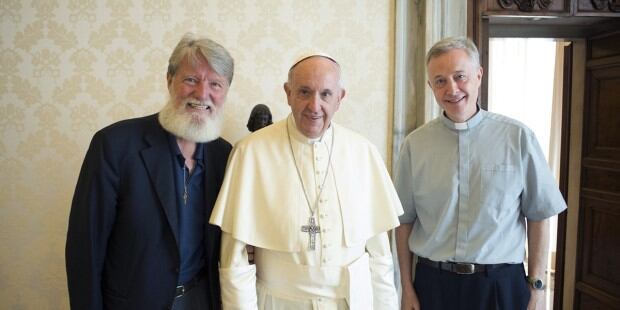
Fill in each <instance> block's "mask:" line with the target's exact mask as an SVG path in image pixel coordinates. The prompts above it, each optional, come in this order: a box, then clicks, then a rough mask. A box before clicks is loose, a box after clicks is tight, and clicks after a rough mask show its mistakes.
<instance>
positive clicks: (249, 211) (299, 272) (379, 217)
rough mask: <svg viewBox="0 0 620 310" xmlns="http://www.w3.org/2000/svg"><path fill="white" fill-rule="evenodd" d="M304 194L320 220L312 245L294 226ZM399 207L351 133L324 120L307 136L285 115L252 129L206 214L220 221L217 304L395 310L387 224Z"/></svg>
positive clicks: (372, 156) (300, 220) (363, 143)
mask: <svg viewBox="0 0 620 310" xmlns="http://www.w3.org/2000/svg"><path fill="white" fill-rule="evenodd" d="M287 127H288V133H289V134H290V142H291V144H289V136H288V134H287ZM332 139H334V144H333V154H332V156H331V165H328V163H329V161H330V153H329V152H330V148H331V147H332ZM292 152H294V154H295V155H294V156H295V160H296V163H297V166H298V167H299V174H300V175H301V179H303V187H302V182H301V180H300V176H299V175H298V172H297V170H296V169H297V168H296V166H295V162H294V161H293V155H292V154H291V153H292ZM328 167H329V169H328ZM325 173H327V178H325ZM324 180H325V183H324V188H323V190H322V191H321V185H323V181H324ZM304 187H305V191H306V194H307V199H306V197H305V195H304V189H303V188H304ZM319 193H320V194H321V195H320V197H319V199H318V201H317V196H318V195H319ZM308 201H309V202H310V204H311V208H312V210H313V214H314V218H315V219H316V224H317V225H318V226H319V227H320V229H319V233H317V234H316V235H315V237H314V238H315V245H316V246H315V249H313V250H312V249H309V245H310V234H309V233H308V232H304V231H302V226H305V225H308V223H309V218H310V217H311V214H312V213H311V211H310V210H311V209H310V207H309V206H308ZM402 212H403V211H402V206H401V204H400V201H399V199H398V196H397V194H396V191H395V190H394V187H393V185H392V182H391V180H390V178H389V175H388V173H387V171H386V169H385V165H384V163H383V161H382V160H381V157H380V156H379V154H378V152H377V151H376V149H375V147H374V146H373V145H372V144H371V143H370V142H368V141H367V140H366V139H365V138H363V137H361V136H360V135H358V134H356V133H354V132H352V131H350V130H348V129H346V128H344V127H341V126H338V125H336V124H334V123H333V122H332V125H331V126H330V128H329V129H328V130H327V131H326V132H325V134H324V135H323V137H322V138H320V139H309V138H306V137H305V136H303V135H302V134H301V133H300V132H299V131H298V130H297V129H296V127H295V124H294V119H293V118H292V116H290V115H289V117H288V118H287V119H285V120H282V121H279V122H277V123H275V124H273V125H271V126H268V127H265V128H263V129H261V130H259V131H257V132H255V133H253V134H251V135H250V136H248V137H246V138H245V139H243V140H241V141H239V142H238V143H237V145H236V146H235V148H234V149H233V152H232V154H231V157H230V159H229V162H228V167H227V170H226V176H225V178H224V182H223V184H222V188H221V190H220V194H219V197H218V200H217V202H216V204H215V207H214V210H213V212H212V215H211V219H210V222H211V223H212V224H215V225H218V226H220V227H221V228H222V249H221V258H220V264H221V265H220V281H221V289H222V302H223V305H224V308H225V309H257V308H258V309H398V297H397V293H396V289H395V286H394V275H393V263H392V255H391V251H390V245H389V239H388V235H387V231H389V230H390V229H392V228H394V227H396V226H398V225H399V222H398V215H400V214H402ZM246 244H249V245H253V246H254V247H255V254H254V260H255V265H250V264H249V263H248V259H247V252H246Z"/></svg>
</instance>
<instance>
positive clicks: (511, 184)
mask: <svg viewBox="0 0 620 310" xmlns="http://www.w3.org/2000/svg"><path fill="white" fill-rule="evenodd" d="M480 178H481V180H480V185H481V190H480V193H479V194H480V208H481V209H480V216H481V218H482V219H485V220H488V221H491V222H494V223H498V222H500V221H501V219H502V217H503V216H504V215H506V214H509V213H510V209H511V206H515V202H516V201H518V200H519V195H520V192H521V190H520V189H521V188H522V186H521V184H522V181H521V175H520V173H518V168H517V166H515V165H510V164H487V165H484V166H483V167H482V169H481V173H480ZM516 205H518V203H517V204H516Z"/></svg>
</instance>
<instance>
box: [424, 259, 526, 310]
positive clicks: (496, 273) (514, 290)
mask: <svg viewBox="0 0 620 310" xmlns="http://www.w3.org/2000/svg"><path fill="white" fill-rule="evenodd" d="M413 282H414V283H413V285H414V288H415V291H416V294H417V295H418V299H419V300H420V307H421V308H422V309H424V310H429V309H434V310H440V309H441V310H443V309H450V310H454V309H463V310H469V309H472V310H474V309H475V310H482V309H484V310H486V309H502V310H505V309H515V310H516V309H519V310H521V309H526V308H527V304H528V302H529V300H530V290H529V286H528V283H527V280H526V278H525V270H524V268H523V264H510V265H508V264H507V265H505V266H502V267H499V268H495V269H492V270H489V271H484V272H478V273H474V274H467V275H464V274H456V273H453V272H449V271H445V270H440V269H437V268H434V267H431V266H427V265H423V264H417V265H416V273H415V280H414V281H413Z"/></svg>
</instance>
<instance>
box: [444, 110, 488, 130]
mask: <svg viewBox="0 0 620 310" xmlns="http://www.w3.org/2000/svg"><path fill="white" fill-rule="evenodd" d="M485 114H486V111H485V110H483V109H480V107H478V111H477V112H476V114H474V116H472V117H471V118H470V119H468V120H467V121H465V122H463V123H456V122H454V121H452V120H451V119H449V118H448V117H447V116H446V112H443V113H441V121H442V123H443V124H444V125H445V126H446V127H448V128H450V129H454V130H458V131H460V130H467V129H470V128H474V127H476V126H477V125H478V124H480V121H482V119H483V118H484V116H485Z"/></svg>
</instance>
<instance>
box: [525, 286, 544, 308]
mask: <svg viewBox="0 0 620 310" xmlns="http://www.w3.org/2000/svg"><path fill="white" fill-rule="evenodd" d="M544 309H545V291H544V290H537V289H534V288H530V302H529V303H528V304H527V310H544Z"/></svg>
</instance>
